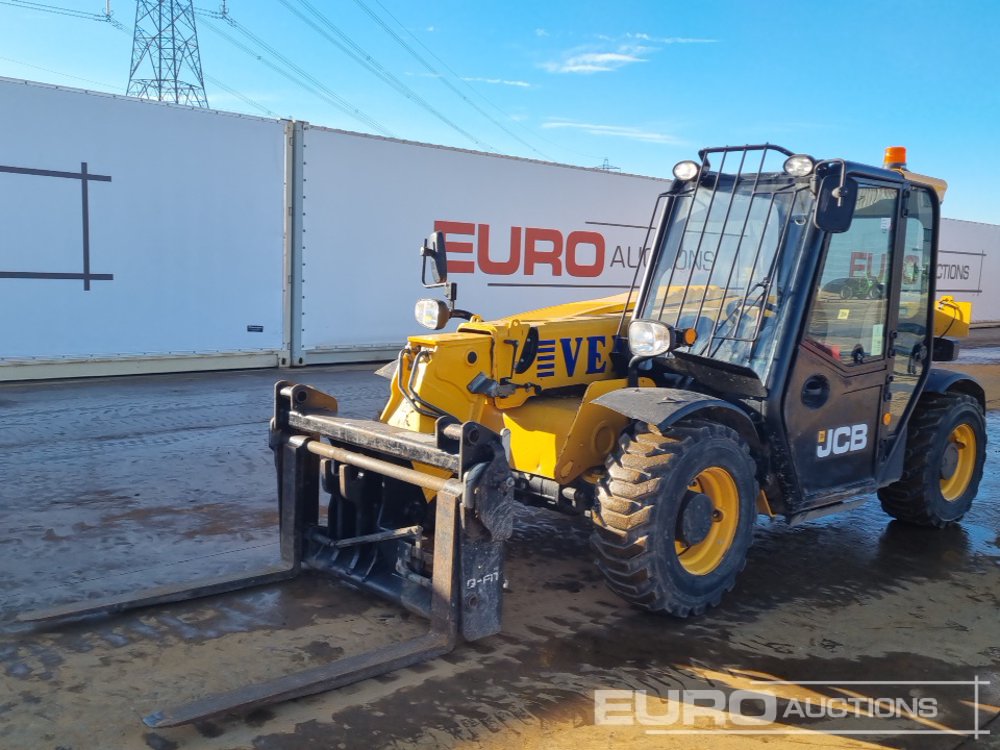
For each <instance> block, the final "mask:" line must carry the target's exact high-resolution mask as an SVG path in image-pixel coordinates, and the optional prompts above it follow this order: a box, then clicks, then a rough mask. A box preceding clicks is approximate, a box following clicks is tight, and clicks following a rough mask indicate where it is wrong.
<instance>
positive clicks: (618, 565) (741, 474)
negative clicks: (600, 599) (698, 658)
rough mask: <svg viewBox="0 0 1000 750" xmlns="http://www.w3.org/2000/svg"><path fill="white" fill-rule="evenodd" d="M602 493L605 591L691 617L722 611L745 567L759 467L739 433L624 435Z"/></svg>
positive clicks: (598, 524)
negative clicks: (716, 609) (715, 608)
mask: <svg viewBox="0 0 1000 750" xmlns="http://www.w3.org/2000/svg"><path fill="white" fill-rule="evenodd" d="M607 468H608V475H607V477H606V478H605V479H604V481H602V482H601V484H600V486H599V487H598V491H597V504H596V506H595V508H594V512H593V520H594V527H595V528H594V533H593V535H592V537H591V542H592V545H593V548H594V550H595V552H596V553H597V566H598V568H600V570H601V572H602V573H603V574H604V577H605V580H606V581H607V584H608V586H609V587H610V588H611V590H612V591H614V592H615V593H616V594H618V595H619V596H621V597H622V598H623V599H625V600H627V601H629V602H631V603H632V604H635V605H637V606H639V607H642V608H643V609H647V610H651V611H656V612H666V613H668V614H671V615H674V616H676V617H687V616H688V615H697V614H701V613H702V612H704V611H705V610H706V609H707V608H709V607H713V606H715V605H717V604H718V603H719V601H720V599H721V598H722V595H723V594H724V593H725V592H727V591H729V590H730V589H732V587H733V585H734V584H735V581H736V576H737V574H738V573H739V572H740V571H741V570H742V569H743V567H744V566H745V565H746V556H747V551H748V550H749V548H750V543H751V542H752V540H753V525H754V518H755V516H756V498H757V479H756V465H755V463H754V460H753V458H751V456H750V449H749V447H748V445H747V443H746V441H745V440H743V438H742V437H740V435H739V433H737V432H736V431H735V430H733V429H731V428H729V427H725V426H723V425H720V424H715V423H711V422H703V421H690V422H684V423H682V424H680V425H677V426H674V427H671V428H669V429H668V430H665V431H664V432H662V433H661V432H659V431H657V430H656V428H655V427H651V426H649V425H646V424H644V423H637V424H635V425H633V426H632V427H630V428H629V429H628V430H627V431H626V432H625V433H623V435H622V437H621V440H620V441H619V445H618V448H617V449H616V450H615V452H614V453H613V454H612V455H611V456H610V457H609V459H608V463H607Z"/></svg>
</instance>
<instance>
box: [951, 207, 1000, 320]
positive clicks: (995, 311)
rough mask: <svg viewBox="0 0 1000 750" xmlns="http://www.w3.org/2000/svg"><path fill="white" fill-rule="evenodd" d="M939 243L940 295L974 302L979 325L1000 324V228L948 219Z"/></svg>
mask: <svg viewBox="0 0 1000 750" xmlns="http://www.w3.org/2000/svg"><path fill="white" fill-rule="evenodd" d="M939 243H940V252H939V257H938V268H937V289H938V295H939V296H940V295H942V294H950V295H952V296H953V297H955V299H959V300H971V301H972V320H973V322H975V323H981V322H986V321H1000V226H997V225H995V224H979V223H977V222H973V221H959V220H957V219H944V220H942V222H941V236H940V240H939Z"/></svg>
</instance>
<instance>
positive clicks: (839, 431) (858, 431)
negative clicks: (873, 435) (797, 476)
mask: <svg viewBox="0 0 1000 750" xmlns="http://www.w3.org/2000/svg"><path fill="white" fill-rule="evenodd" d="M867 447H868V425H866V424H853V425H845V426H844V427H831V428H830V429H829V430H820V431H819V434H818V435H817V436H816V456H817V457H818V458H826V457H827V456H830V455H834V456H840V455H842V454H844V453H855V452H857V451H863V450H864V449H865V448H867Z"/></svg>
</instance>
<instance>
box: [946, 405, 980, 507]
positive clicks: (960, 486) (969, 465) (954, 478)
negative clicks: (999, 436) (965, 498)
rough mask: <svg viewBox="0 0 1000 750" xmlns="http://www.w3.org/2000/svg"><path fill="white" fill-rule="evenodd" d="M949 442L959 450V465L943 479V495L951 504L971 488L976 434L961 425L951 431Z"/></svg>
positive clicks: (970, 427)
mask: <svg viewBox="0 0 1000 750" xmlns="http://www.w3.org/2000/svg"><path fill="white" fill-rule="evenodd" d="M948 442H949V443H951V444H952V445H954V446H955V448H956V449H957V450H958V463H957V465H956V466H955V470H954V471H953V472H952V473H951V475H950V476H947V477H941V485H940V486H941V495H942V496H943V497H944V499H945V500H947V501H948V502H949V503H953V502H955V501H956V500H958V499H959V498H960V497H961V496H962V495H963V493H964V492H965V491H966V490H967V489H968V488H969V482H971V481H972V475H973V473H974V472H975V470H976V433H975V431H974V430H973V429H972V426H971V425H968V424H965V423H963V424H960V425H958V426H957V427H955V429H954V430H952V431H951V434H950V435H949V436H948Z"/></svg>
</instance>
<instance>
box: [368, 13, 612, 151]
mask: <svg viewBox="0 0 1000 750" xmlns="http://www.w3.org/2000/svg"><path fill="white" fill-rule="evenodd" d="M354 1H355V2H357V3H360V2H361V0H354ZM375 4H376V5H378V7H379V8H381V9H382V12H383V13H385V14H386V15H387V16H388V17H389V18H391V19H392V20H393V21H395V23H396V25H397V26H399V28H401V29H402V30H403V31H405V32H406V33H407V35H409V36H410V38H412V39H413V41H415V42H416V43H417V44H419V45H420V46H421V47H423V48H424V51H426V52H427V54H428V55H430V56H431V57H432V58H434V59H435V60H437V61H438V62H439V63H441V65H442V67H444V69H445V70H447V71H448V72H449V73H451V75H452V76H453V77H454V78H456V79H457V80H459V81H461V82H462V84H463V85H464V86H465V87H466V88H467V89H469V91H471V92H472V93H473V94H475V95H476V96H478V97H479V98H480V99H482V100H483V101H484V102H486V103H487V104H489V105H490V106H491V107H493V109H495V110H496V111H497V112H499V113H500V114H501V115H503V116H504V117H506V118H507V119H508V120H510V121H511V122H513V123H514V124H516V125H518V127H520V128H521V129H522V130H523V131H524V132H525V133H529V134H531V136H532V137H534V138H537V139H538V140H540V141H544V142H545V143H548V144H550V145H552V146H555V147H556V148H559V149H561V150H563V151H567V152H569V153H573V154H577V155H579V156H586V157H587V158H588V159H596V158H598V157H596V156H595V155H594V154H586V153H584V152H582V151H577V150H576V149H572V148H567V147H566V146H563V145H561V144H559V143H556V142H555V141H553V140H551V139H549V138H545V137H544V136H541V135H539V134H538V133H535V132H533V131H530V130H528V128H526V127H524V126H523V125H521V124H520V123H518V122H517V121H516V120H514V118H512V117H511V116H510V115H508V114H507V113H506V112H504V111H503V110H502V109H501V108H500V107H498V106H497V105H496V104H494V103H493V102H492V101H491V100H490V99H489V98H487V97H486V96H485V95H484V94H483V93H482V92H480V91H479V90H478V89H477V88H476V87H475V86H472V85H470V84H469V82H468V81H466V80H464V79H463V78H462V76H460V75H459V74H458V73H456V72H455V70H454V69H453V68H452V67H451V66H450V65H448V63H446V62H445V61H444V60H442V59H441V58H440V57H438V56H437V54H435V52H434V50H432V49H431V48H430V47H428V46H427V45H426V44H424V43H423V41H421V39H420V37H418V36H417V35H416V34H414V33H413V32H412V31H410V30H409V29H408V28H406V26H404V25H403V23H402V22H401V21H400V20H399V19H398V18H396V17H395V16H394V15H393V14H392V12H391V11H390V10H389V9H388V8H386V7H385V6H384V5H383V4H382V2H381V0H375ZM529 148H530V147H529ZM546 158H551V157H546Z"/></svg>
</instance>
